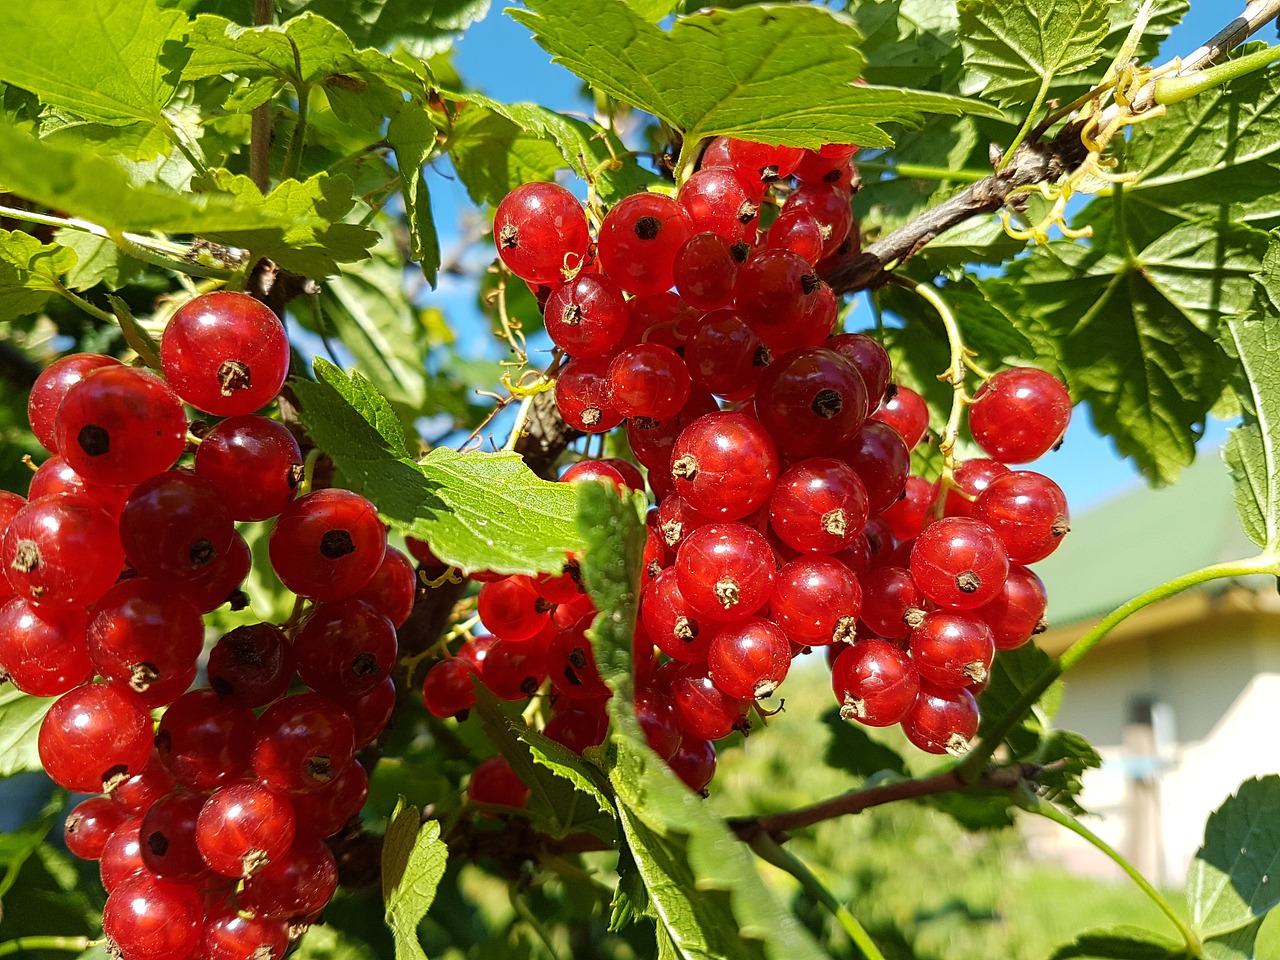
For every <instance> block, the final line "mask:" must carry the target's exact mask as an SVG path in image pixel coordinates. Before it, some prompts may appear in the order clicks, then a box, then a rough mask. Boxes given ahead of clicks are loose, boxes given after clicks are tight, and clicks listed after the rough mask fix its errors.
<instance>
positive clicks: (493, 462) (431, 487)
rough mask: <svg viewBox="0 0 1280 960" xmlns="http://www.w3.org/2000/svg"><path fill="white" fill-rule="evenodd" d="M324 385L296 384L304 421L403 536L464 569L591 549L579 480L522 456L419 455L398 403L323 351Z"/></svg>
mask: <svg viewBox="0 0 1280 960" xmlns="http://www.w3.org/2000/svg"><path fill="white" fill-rule="evenodd" d="M315 372H316V376H317V377H318V378H319V379H318V382H312V381H308V380H294V381H291V382H292V385H293V389H294V391H295V393H296V394H297V396H298V399H299V400H300V402H301V404H302V422H303V424H304V425H305V426H306V428H307V432H308V433H309V434H310V435H311V437H312V439H314V440H315V441H316V443H317V444H318V445H319V446H320V447H321V448H322V449H323V450H324V451H325V452H326V453H328V454H329V455H330V456H331V457H332V458H333V461H334V463H335V464H337V466H338V469H340V470H341V471H342V475H343V478H344V480H345V481H346V482H347V483H348V484H349V485H350V487H351V489H353V490H356V491H357V492H359V493H362V494H363V495H364V496H366V497H368V498H369V499H370V500H372V501H373V503H374V504H375V505H376V506H377V508H378V511H379V513H380V514H381V515H382V517H383V519H384V520H386V521H387V522H388V523H390V524H391V525H392V526H393V527H395V529H397V530H398V531H400V532H401V533H406V534H409V535H411V536H414V537H417V538H418V539H421V540H426V541H427V542H428V543H430V544H431V548H432V550H433V551H434V552H435V554H436V556H438V557H439V558H440V559H441V560H443V561H445V562H446V563H451V564H454V565H456V566H459V567H461V568H463V569H464V570H485V569H488V570H493V571H496V572H499V573H559V572H561V570H562V569H563V567H564V559H565V554H566V553H567V552H570V551H573V552H578V551H580V550H581V549H582V539H581V536H580V535H579V533H578V530H577V526H576V524H575V516H574V508H575V505H576V499H575V493H574V490H573V487H572V485H571V484H567V483H566V484H559V483H549V482H547V481H545V480H540V479H538V478H537V477H536V476H534V474H533V473H532V471H530V470H529V468H528V467H527V466H525V464H524V461H523V460H521V459H520V457H519V455H518V454H515V453H480V452H478V451H477V452H473V453H458V452H457V451H455V450H448V449H445V448H442V447H440V448H436V449H435V450H433V451H431V452H430V453H429V454H428V455H427V456H426V457H425V458H424V459H423V460H421V461H417V460H414V459H413V458H412V456H411V455H410V451H409V447H408V443H407V441H406V439H405V435H404V428H403V427H402V426H401V425H400V422H399V420H398V419H397V418H396V415H395V412H394V411H393V410H392V409H391V406H390V405H389V404H388V403H387V401H386V400H385V399H383V398H382V397H381V396H380V395H379V394H378V392H377V391H376V390H374V389H373V388H372V387H371V386H370V384H369V381H368V380H366V379H365V378H364V377H362V376H361V375H360V374H359V373H354V372H353V373H350V374H347V373H344V372H343V371H342V370H340V369H338V368H337V367H335V366H334V365H333V364H331V363H328V362H327V361H325V360H322V359H319V358H317V359H316V361H315Z"/></svg>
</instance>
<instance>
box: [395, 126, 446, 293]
mask: <svg viewBox="0 0 1280 960" xmlns="http://www.w3.org/2000/svg"><path fill="white" fill-rule="evenodd" d="M387 142H388V143H390V144H391V148H392V149H393V150H395V152H396V169H397V170H398V171H399V173H400V190H401V192H402V193H403V194H404V208H405V217H406V219H407V220H408V221H409V258H410V259H411V260H417V261H418V262H419V264H420V265H421V266H422V273H423V275H424V276H425V277H426V278H427V282H428V283H429V284H431V285H432V286H433V287H434V286H435V285H436V273H437V271H438V270H439V268H440V240H439V238H438V237H437V236H436V225H435V221H434V220H432V218H431V193H430V191H429V190H428V188H427V177H426V171H425V170H424V169H423V164H425V163H426V162H427V157H428V156H429V155H430V154H431V151H432V149H433V148H434V147H435V142H436V128H435V124H433V123H432V122H431V116H430V114H428V113H427V112H426V111H425V110H422V109H420V108H418V107H416V106H414V105H412V104H406V105H405V106H404V107H403V108H402V109H401V110H400V111H399V112H398V113H396V115H395V116H394V117H392V118H391V123H390V125H389V126H388V127H387Z"/></svg>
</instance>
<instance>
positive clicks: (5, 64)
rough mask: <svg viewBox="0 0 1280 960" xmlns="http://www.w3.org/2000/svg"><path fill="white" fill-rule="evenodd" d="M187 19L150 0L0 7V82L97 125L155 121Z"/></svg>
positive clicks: (178, 63) (174, 81) (171, 83)
mask: <svg viewBox="0 0 1280 960" xmlns="http://www.w3.org/2000/svg"><path fill="white" fill-rule="evenodd" d="M186 31H187V18H186V16H185V15H184V14H182V13H181V12H179V11H176V10H162V9H160V7H159V6H158V5H157V4H156V3H154V2H152V0H44V2H42V3H31V4H28V3H6V4H3V6H0V49H3V50H4V56H3V57H0V80H3V81H5V82H6V83H12V84H15V85H16V86H19V87H23V88H25V89H27V90H30V91H32V92H33V93H36V94H38V95H39V97H40V99H41V100H42V101H44V102H45V103H46V104H49V105H51V106H54V107H62V108H64V109H66V110H69V111H71V112H72V113H75V114H77V115H79V116H81V117H85V118H87V119H90V120H96V121H99V122H101V123H109V124H119V123H124V122H127V121H130V120H148V121H151V122H152V123H160V122H163V121H162V119H161V110H162V109H163V108H164V106H165V105H166V104H167V103H168V102H169V100H170V99H171V98H172V97H173V94H174V91H175V90H176V89H177V85H178V78H179V74H180V72H181V70H182V64H183V60H184V59H185V58H186V55H187V50H186V48H185V47H184V45H183V43H182V39H183V36H184V35H185V34H186Z"/></svg>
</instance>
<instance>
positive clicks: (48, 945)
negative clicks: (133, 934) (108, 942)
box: [0, 936, 99, 957]
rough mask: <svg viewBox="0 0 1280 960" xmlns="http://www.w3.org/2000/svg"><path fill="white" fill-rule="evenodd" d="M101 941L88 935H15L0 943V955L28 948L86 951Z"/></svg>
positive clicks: (3, 955)
mask: <svg viewBox="0 0 1280 960" xmlns="http://www.w3.org/2000/svg"><path fill="white" fill-rule="evenodd" d="M97 942H99V941H94V940H90V939H89V938H88V937H56V936H41V937H14V938H13V939H12V940H10V941H8V942H7V943H0V957H7V956H9V955H10V954H12V953H26V952H27V951H28V950H66V951H67V952H68V953H84V951H86V950H88V949H89V948H90V947H92V946H93V945H94V944H95V943H97Z"/></svg>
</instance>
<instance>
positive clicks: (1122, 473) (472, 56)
mask: <svg viewBox="0 0 1280 960" xmlns="http://www.w3.org/2000/svg"><path fill="white" fill-rule="evenodd" d="M504 6H509V4H504V3H502V2H501V0H499V2H497V3H495V4H494V7H493V9H492V10H491V11H490V13H489V15H488V16H487V17H486V18H485V19H484V20H482V21H481V22H479V23H477V24H475V25H474V26H472V27H471V28H470V29H469V30H468V31H467V33H466V34H465V36H464V37H463V39H462V41H461V42H460V43H459V44H458V46H457V47H456V48H455V49H456V52H455V57H454V62H455V65H456V66H457V68H458V70H459V72H460V73H461V74H462V76H463V77H464V78H466V80H467V81H468V83H471V84H473V85H475V86H476V87H478V88H479V89H481V90H482V91H484V92H485V93H487V94H488V95H490V96H492V97H494V98H496V99H498V100H503V101H507V102H512V101H519V100H532V101H536V102H538V103H541V104H543V105H544V106H549V107H552V108H554V109H557V110H563V111H567V112H581V111H583V110H584V109H586V104H585V101H583V99H582V98H581V96H580V92H579V91H580V81H579V80H578V79H577V78H576V77H575V76H573V75H572V74H571V73H570V72H569V71H568V70H566V69H564V68H563V67H560V66H558V65H555V64H552V63H551V62H550V60H549V58H548V56H547V54H546V53H545V52H544V51H543V50H542V49H541V48H540V47H538V46H537V44H535V43H534V42H533V41H532V39H531V38H530V36H529V32H528V30H527V29H526V28H525V27H523V26H521V25H520V24H518V23H516V22H515V21H514V20H512V19H511V18H510V17H508V16H506V15H505V14H503V13H502V8H503V7H504ZM1222 8H1223V5H1222V4H1221V3H1220V2H1211V0H1193V2H1192V8H1191V12H1190V13H1189V14H1188V15H1187V17H1186V19H1185V20H1184V22H1183V23H1182V24H1181V25H1179V27H1178V28H1176V30H1175V31H1174V33H1173V35H1172V36H1171V37H1170V39H1169V41H1168V42H1167V44H1166V46H1165V50H1164V53H1165V55H1166V56H1168V55H1172V54H1173V53H1175V52H1187V51H1190V50H1191V49H1194V48H1195V47H1196V46H1197V45H1198V44H1199V43H1201V42H1202V41H1203V40H1204V39H1206V38H1207V37H1208V36H1210V35H1211V34H1212V33H1213V32H1214V31H1215V30H1216V29H1218V28H1219V27H1220V26H1221V25H1222V24H1223V22H1224V18H1223V13H1222ZM438 172H439V173H441V176H438V177H433V178H432V180H431V190H432V200H433V204H434V207H435V211H436V218H437V223H438V224H439V226H440V229H441V239H442V242H443V245H444V248H445V249H446V250H448V248H449V247H450V246H451V244H452V242H453V241H455V240H456V238H457V236H458V224H459V223H460V222H461V218H462V216H463V215H464V213H465V212H466V211H471V210H473V207H472V205H471V203H470V200H469V199H468V197H467V195H466V191H465V190H464V189H463V187H462V185H461V184H460V183H459V182H458V181H457V180H456V179H453V178H451V177H450V176H449V171H448V169H447V167H444V168H441V169H440V170H439V171H438ZM473 257H474V262H475V263H484V262H487V260H488V259H490V258H491V257H492V253H491V252H490V251H489V250H488V249H487V248H486V249H483V250H476V251H474V252H473ZM428 302H433V303H435V304H437V305H439V306H441V307H442V308H444V309H445V310H446V312H447V314H448V315H449V316H450V318H451V319H452V320H454V321H455V322H456V321H462V322H463V323H464V324H465V326H466V328H467V329H468V330H469V331H470V330H474V332H475V333H476V334H477V336H476V337H475V338H470V337H467V338H465V342H467V343H469V344H470V348H471V349H472V350H473V351H477V352H479V351H482V350H484V349H485V348H486V345H487V343H488V341H487V334H486V333H484V327H483V326H481V325H480V324H479V323H478V322H477V317H476V312H475V309H474V303H475V293H474V287H473V286H472V285H471V283H470V282H469V281H458V280H453V281H451V280H450V279H449V278H443V279H442V285H441V288H440V289H439V290H438V291H436V293H435V294H433V295H431V296H430V297H429V298H428ZM855 322H856V321H855ZM473 325H474V327H473ZM1226 430H1227V425H1226V424H1223V423H1221V422H1218V421H1210V423H1209V426H1208V429H1207V431H1206V433H1205V436H1204V438H1203V439H1202V440H1201V443H1200V449H1201V452H1202V453H1204V454H1205V455H1208V456H1215V455H1216V452H1215V450H1216V448H1217V447H1218V446H1220V445H1221V443H1222V442H1223V440H1224V439H1225V437H1226ZM1036 469H1037V470H1039V471H1041V472H1043V473H1045V474H1047V475H1049V476H1051V477H1053V478H1054V479H1055V480H1056V481H1057V482H1058V483H1059V484H1060V485H1061V486H1062V487H1063V489H1064V490H1065V491H1066V493H1067V496H1068V498H1069V500H1070V502H1071V504H1072V506H1073V509H1075V510H1077V511H1079V510H1081V509H1084V508H1086V507H1088V506H1089V505H1091V504H1093V503H1096V502H1098V501H1099V500H1101V499H1105V498H1107V497H1109V496H1111V495H1113V494H1114V493H1116V492H1117V491H1120V490H1123V489H1126V488H1128V487H1130V486H1132V485H1134V484H1135V483H1138V482H1140V480H1139V479H1138V475H1137V473H1136V471H1135V470H1134V469H1133V467H1132V466H1131V465H1130V464H1129V463H1128V462H1127V461H1125V460H1123V459H1122V458H1120V457H1119V456H1118V455H1117V454H1116V453H1115V451H1114V448H1113V447H1112V445H1111V441H1110V440H1107V439H1105V438H1102V437H1100V436H1098V434H1097V433H1095V432H1094V431H1093V429H1092V427H1091V425H1090V423H1089V417H1088V411H1087V410H1086V409H1083V408H1078V409H1077V410H1076V415H1075V416H1074V417H1073V419H1072V423H1071V426H1070V428H1069V429H1068V431H1067V437H1066V441H1065V443H1064V444H1063V447H1062V449H1061V450H1059V451H1058V452H1057V453H1054V454H1050V455H1049V456H1047V457H1045V458H1044V459H1043V460H1042V461H1041V462H1040V463H1038V464H1037V465H1036Z"/></svg>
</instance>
